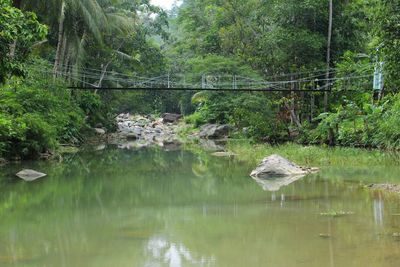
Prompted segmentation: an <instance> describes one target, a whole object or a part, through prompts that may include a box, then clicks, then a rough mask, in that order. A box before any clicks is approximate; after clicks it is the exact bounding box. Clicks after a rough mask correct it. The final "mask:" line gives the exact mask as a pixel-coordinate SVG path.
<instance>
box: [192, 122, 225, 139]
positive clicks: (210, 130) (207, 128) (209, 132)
mask: <svg viewBox="0 0 400 267" xmlns="http://www.w3.org/2000/svg"><path fill="white" fill-rule="evenodd" d="M231 130H232V127H231V126H230V125H227V124H223V125H219V124H206V125H204V126H203V127H201V129H200V133H199V137H200V138H205V139H222V138H225V137H227V136H228V134H229V132H230V131H231Z"/></svg>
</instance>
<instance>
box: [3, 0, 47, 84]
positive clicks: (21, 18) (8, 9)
mask: <svg viewBox="0 0 400 267" xmlns="http://www.w3.org/2000/svg"><path fill="white" fill-rule="evenodd" d="M16 4H18V3H16ZM46 34H47V27H46V26H44V25H42V24H40V23H39V22H38V20H37V17H36V15H35V14H34V13H31V12H22V11H21V10H20V9H18V8H15V7H12V6H11V2H10V1H9V0H0V83H4V81H5V80H6V79H7V77H9V76H10V75H16V76H23V75H24V65H23V63H24V62H25V61H26V58H27V56H28V54H29V51H30V49H31V46H32V45H33V44H34V43H35V42H36V41H39V40H42V39H43V38H44V37H45V36H46Z"/></svg>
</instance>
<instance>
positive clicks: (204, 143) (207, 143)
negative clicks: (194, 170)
mask: <svg viewBox="0 0 400 267" xmlns="http://www.w3.org/2000/svg"><path fill="white" fill-rule="evenodd" d="M199 145H200V146H201V147H202V148H203V149H204V150H206V151H210V152H211V151H214V152H222V151H224V150H225V147H224V143H223V142H218V141H216V140H209V139H200V140H199Z"/></svg>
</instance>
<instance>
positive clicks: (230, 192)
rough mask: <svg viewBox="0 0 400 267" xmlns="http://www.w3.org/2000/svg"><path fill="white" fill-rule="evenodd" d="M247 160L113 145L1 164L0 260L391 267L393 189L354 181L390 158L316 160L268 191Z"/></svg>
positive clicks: (381, 175) (372, 177) (398, 227)
mask: <svg viewBox="0 0 400 267" xmlns="http://www.w3.org/2000/svg"><path fill="white" fill-rule="evenodd" d="M254 167H255V166H254V165H253V164H250V163H248V162H246V161H240V160H236V159H228V158H216V157H213V156H211V155H210V154H209V153H206V152H204V151H193V150H192V151H189V150H183V149H181V150H174V151H165V150H162V149H160V148H143V149H135V150H127V149H125V150H123V149H117V148H115V147H108V148H106V149H104V150H101V151H89V150H88V151H82V152H79V153H77V154H73V155H69V156H65V157H64V161H63V162H61V163H57V162H25V163H23V164H18V165H8V166H5V167H2V168H1V169H0V170H1V174H0V266H18V267H19V266H27V267H30V266H52V267H55V266H57V267H58V266H60V267H61V266H67V267H89V266H96V267H102V266H104V267H105V266H107V267H109V266H118V267H125V266H145V267H147V266H148V267H150V266H151V267H152V266H154V267H157V266H168V267H181V266H226V267H235V266H240V267H242V266H282V267H290V266H304V267H313V266H315V267H317V266H318V267H320V266H332V267H333V266H336V267H343V266H346V267H351V266H382V267H386V266H400V236H397V235H400V234H398V233H399V232H400V201H399V199H398V198H396V197H388V196H386V195H383V194H380V193H371V192H369V191H367V190H365V189H362V188H360V186H359V181H360V177H362V180H363V181H364V182H365V181H368V182H387V181H396V180H398V179H399V178H400V177H399V170H400V169H399V167H398V166H396V165H395V164H394V165H393V166H389V167H382V166H379V165H377V166H352V165H349V166H346V168H343V166H334V165H329V166H325V167H324V166H323V167H322V169H321V172H320V173H318V174H312V175H309V176H307V177H305V178H303V179H301V180H298V181H295V182H293V183H291V184H289V185H286V186H282V187H280V188H279V189H278V191H273V192H270V191H268V190H267V189H268V188H266V187H263V186H262V185H261V184H259V183H257V182H256V181H255V180H253V179H252V178H250V177H249V173H250V172H251V170H252V168H254ZM22 168H33V169H36V170H39V171H42V172H45V173H47V174H48V176H47V177H44V178H42V179H41V180H37V181H35V182H31V183H27V182H24V181H22V180H19V179H18V178H16V177H14V174H15V173H16V172H18V171H19V170H21V169H22ZM275 189H277V188H275ZM342 212H344V213H348V214H345V215H343V216H335V215H340V214H338V213H342Z"/></svg>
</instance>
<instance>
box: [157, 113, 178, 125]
mask: <svg viewBox="0 0 400 267" xmlns="http://www.w3.org/2000/svg"><path fill="white" fill-rule="evenodd" d="M161 117H162V119H163V122H164V123H174V122H177V121H179V120H180V119H181V118H182V115H181V114H173V113H164V114H163V115H162V116H161Z"/></svg>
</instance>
